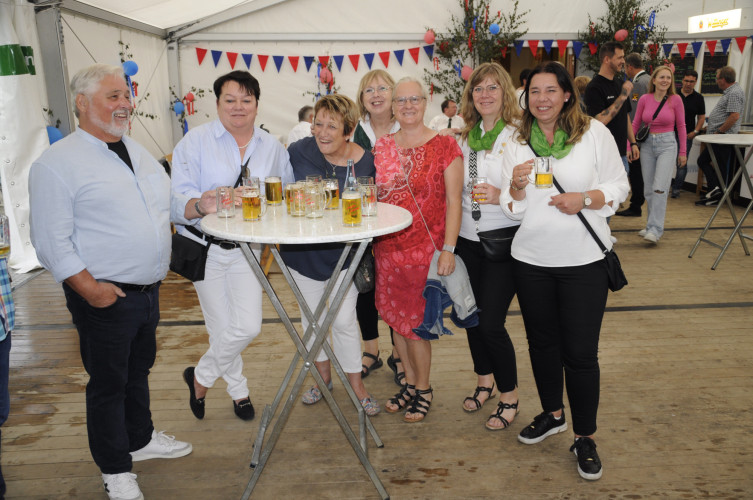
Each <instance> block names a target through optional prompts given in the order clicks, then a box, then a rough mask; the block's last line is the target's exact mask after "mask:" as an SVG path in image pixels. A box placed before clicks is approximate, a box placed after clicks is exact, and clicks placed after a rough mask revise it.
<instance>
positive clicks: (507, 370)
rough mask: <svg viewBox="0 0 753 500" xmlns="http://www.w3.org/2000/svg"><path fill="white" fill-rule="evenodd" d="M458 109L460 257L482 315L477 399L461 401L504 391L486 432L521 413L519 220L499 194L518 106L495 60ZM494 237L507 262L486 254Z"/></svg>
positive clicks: (472, 406)
mask: <svg viewBox="0 0 753 500" xmlns="http://www.w3.org/2000/svg"><path fill="white" fill-rule="evenodd" d="M461 104H462V112H463V119H464V120H465V122H466V127H465V128H464V129H463V132H462V135H461V139H462V142H461V149H462V151H463V157H464V159H463V166H464V170H465V173H464V181H463V183H464V185H465V186H466V190H465V193H464V195H463V216H462V222H461V226H460V236H459V238H458V243H457V254H458V255H459V256H460V257H461V258H462V259H463V262H464V263H465V265H466V267H467V269H468V276H469V277H470V281H471V288H472V289H473V295H474V297H475V298H476V304H477V305H478V306H479V309H480V310H481V312H480V313H479V325H478V326H476V327H473V328H468V329H467V330H466V331H467V334H468V345H469V347H470V350H471V358H472V359H473V370H474V372H475V373H476V375H477V377H478V380H477V384H476V389H475V390H474V392H473V394H472V395H471V396H468V397H467V398H465V400H464V401H463V409H464V410H465V411H467V412H469V413H470V412H476V411H478V410H480V409H481V407H482V406H483V405H484V403H486V401H487V400H489V399H491V398H492V397H493V396H496V394H497V393H499V403H498V405H497V409H496V411H495V412H493V413H492V414H491V416H490V417H489V418H488V419H487V421H486V427H487V429H489V430H492V431H497V430H501V429H505V428H506V427H508V426H509V425H510V424H511V423H512V421H513V419H514V418H515V415H516V414H517V408H518V391H517V383H518V376H517V368H516V364H515V348H514V347H513V345H512V341H511V340H510V336H509V335H508V333H507V330H506V329H505V318H506V316H507V308H508V307H509V305H510V302H511V301H512V298H513V297H514V296H515V286H514V283H513V278H512V258H511V257H510V256H509V243H510V241H512V237H513V235H514V234H515V231H516V230H517V229H518V225H519V222H518V221H517V220H512V219H510V218H509V217H507V216H505V214H504V213H503V212H502V210H501V209H500V206H499V195H500V188H501V187H502V186H503V184H502V152H503V150H504V149H505V148H506V147H507V145H508V144H509V143H510V142H512V136H513V133H514V132H515V125H516V124H517V123H518V121H519V119H520V107H519V106H518V104H517V101H516V98H515V86H514V85H513V83H512V80H511V79H510V75H509V74H508V73H507V71H505V70H504V68H502V66H500V65H499V64H497V63H484V64H481V65H480V66H479V67H477V68H476V70H475V71H474V72H473V73H472V74H471V76H470V78H469V79H468V84H467V85H466V86H465V90H464V92H463V97H462V99H461ZM484 179H485V180H484ZM490 233H491V234H496V235H497V236H498V237H502V238H505V237H506V238H507V252H506V256H505V257H504V258H501V259H500V258H499V256H496V255H493V254H487V252H485V250H484V248H483V244H482V242H481V241H480V238H483V237H486V236H489V235H490ZM503 245H504V243H503Z"/></svg>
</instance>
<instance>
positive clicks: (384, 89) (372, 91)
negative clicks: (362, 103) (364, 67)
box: [363, 85, 392, 95]
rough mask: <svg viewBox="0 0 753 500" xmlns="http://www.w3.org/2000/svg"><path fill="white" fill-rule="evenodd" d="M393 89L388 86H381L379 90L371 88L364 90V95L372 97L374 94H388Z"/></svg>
mask: <svg viewBox="0 0 753 500" xmlns="http://www.w3.org/2000/svg"><path fill="white" fill-rule="evenodd" d="M390 89H392V87H388V86H387V85H380V86H379V87H377V88H374V87H369V88H367V89H363V93H364V95H372V94H386V93H387V92H389V91H390Z"/></svg>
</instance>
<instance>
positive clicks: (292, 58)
mask: <svg viewBox="0 0 753 500" xmlns="http://www.w3.org/2000/svg"><path fill="white" fill-rule="evenodd" d="M299 59H300V57H299V56H288V61H290V65H291V66H292V67H293V73H295V72H296V71H298V60H299Z"/></svg>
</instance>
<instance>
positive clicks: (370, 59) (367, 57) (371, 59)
mask: <svg viewBox="0 0 753 500" xmlns="http://www.w3.org/2000/svg"><path fill="white" fill-rule="evenodd" d="M363 58H364V59H365V60H366V65H367V66H368V67H369V69H371V63H372V62H374V53H373V52H369V53H368V54H364V55H363Z"/></svg>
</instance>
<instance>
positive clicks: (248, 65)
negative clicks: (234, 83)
mask: <svg viewBox="0 0 753 500" xmlns="http://www.w3.org/2000/svg"><path fill="white" fill-rule="evenodd" d="M253 56H254V55H253V54H241V57H242V58H243V62H244V63H246V69H251V58H252V57H253Z"/></svg>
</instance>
